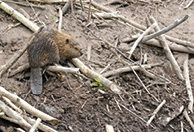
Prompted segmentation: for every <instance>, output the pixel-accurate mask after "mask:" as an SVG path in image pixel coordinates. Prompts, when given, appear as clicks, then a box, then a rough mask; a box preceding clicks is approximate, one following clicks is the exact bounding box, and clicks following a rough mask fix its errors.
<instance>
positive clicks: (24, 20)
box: [0, 1, 39, 32]
mask: <svg viewBox="0 0 194 132" xmlns="http://www.w3.org/2000/svg"><path fill="white" fill-rule="evenodd" d="M0 8H1V9H2V10H4V11H5V12H7V13H8V14H10V15H11V16H13V17H14V18H16V19H17V20H18V21H20V22H21V23H23V24H24V25H25V26H26V27H28V28H29V29H31V30H32V31H33V32H36V31H38V30H39V27H38V26H37V25H36V24H35V23H33V22H32V21H30V20H28V19H27V18H25V17H24V16H23V15H22V14H21V13H19V12H18V11H16V10H14V9H13V8H12V7H10V6H9V5H7V4H6V3H5V2H2V1H0Z"/></svg>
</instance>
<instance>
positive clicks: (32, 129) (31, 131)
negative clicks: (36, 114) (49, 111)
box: [29, 118, 41, 132]
mask: <svg viewBox="0 0 194 132" xmlns="http://www.w3.org/2000/svg"><path fill="white" fill-rule="evenodd" d="M40 122H41V119H40V118H38V119H37V120H36V122H35V123H34V125H33V126H32V127H31V129H30V131H29V132H34V131H35V130H36V129H37V127H38V126H39V124H40Z"/></svg>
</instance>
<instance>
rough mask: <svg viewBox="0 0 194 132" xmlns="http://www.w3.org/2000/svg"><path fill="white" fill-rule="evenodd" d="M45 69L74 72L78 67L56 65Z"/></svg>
mask: <svg viewBox="0 0 194 132" xmlns="http://www.w3.org/2000/svg"><path fill="white" fill-rule="evenodd" d="M47 70H49V71H52V72H63V73H76V72H78V71H79V68H70V67H64V66H60V65H56V66H49V67H48V69H47Z"/></svg>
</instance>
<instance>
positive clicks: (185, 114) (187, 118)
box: [183, 110, 194, 131]
mask: <svg viewBox="0 0 194 132" xmlns="http://www.w3.org/2000/svg"><path fill="white" fill-rule="evenodd" d="M183 115H184V117H185V118H186V120H187V121H188V122H189V124H190V126H191V128H192V129H193V131H194V124H193V122H192V120H191V118H190V117H189V114H188V113H187V111H186V110H184V111H183Z"/></svg>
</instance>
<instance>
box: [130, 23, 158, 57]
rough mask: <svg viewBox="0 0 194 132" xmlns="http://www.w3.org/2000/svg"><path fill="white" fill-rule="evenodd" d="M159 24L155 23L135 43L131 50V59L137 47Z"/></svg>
mask: <svg viewBox="0 0 194 132" xmlns="http://www.w3.org/2000/svg"><path fill="white" fill-rule="evenodd" d="M156 25H157V24H156V23H153V24H152V25H151V26H150V27H149V28H148V29H147V30H145V31H144V32H143V34H142V35H140V36H139V38H138V39H137V40H136V41H135V43H134V44H133V46H132V48H131V50H130V51H129V58H131V56H132V54H133V52H134V51H135V48H136V47H137V45H138V44H139V43H140V42H141V40H142V39H143V37H144V36H145V35H146V34H148V33H149V32H150V31H151V30H152V29H153V28H154V27H155V26H156Z"/></svg>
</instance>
